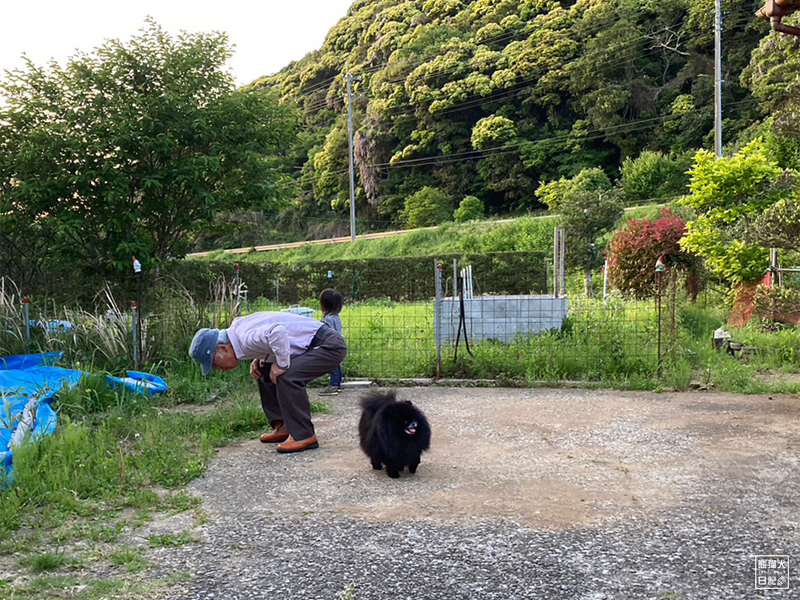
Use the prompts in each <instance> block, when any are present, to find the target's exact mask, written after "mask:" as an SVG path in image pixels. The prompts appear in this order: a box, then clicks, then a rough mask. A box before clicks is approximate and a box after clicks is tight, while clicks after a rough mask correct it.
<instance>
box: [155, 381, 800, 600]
mask: <svg viewBox="0 0 800 600" xmlns="http://www.w3.org/2000/svg"><path fill="white" fill-rule="evenodd" d="M400 396H401V397H402V398H404V399H410V400H412V401H413V402H414V403H415V404H417V405H419V406H420V407H421V408H422V409H423V410H424V411H425V412H426V413H427V415H428V417H429V419H430V421H431V424H432V427H433V432H434V433H433V443H432V449H431V451H430V452H429V453H427V454H426V455H425V456H424V457H423V461H422V464H421V466H420V468H419V471H418V473H417V474H416V475H414V476H410V475H408V474H407V473H405V474H404V475H403V476H402V477H401V479H400V480H391V479H390V478H388V477H387V476H386V474H385V472H375V471H373V470H372V469H371V468H370V465H369V462H368V461H367V459H366V457H364V456H363V455H362V454H361V451H360V449H359V448H358V440H357V437H356V425H357V421H358V416H359V412H358V408H357V399H358V394H356V393H354V392H348V393H345V394H343V395H340V396H338V397H336V398H334V399H333V401H332V404H333V407H334V412H333V413H332V414H328V415H320V416H319V417H318V418H317V419H316V420H315V422H316V424H317V431H318V435H319V438H320V444H321V447H320V449H319V450H314V451H309V452H305V453H302V454H298V455H292V456H281V455H278V454H276V453H275V452H274V447H271V446H265V445H263V444H260V443H259V442H257V441H248V442H244V443H240V444H238V445H235V446H232V447H228V448H225V449H223V450H221V451H220V453H219V456H218V458H217V459H215V460H214V461H213V463H212V466H211V468H210V469H209V471H208V473H207V475H206V476H205V477H203V478H202V479H200V480H198V481H197V482H195V483H194V484H193V485H192V486H191V489H192V491H193V492H194V493H196V494H198V495H200V496H201V497H202V499H203V504H204V507H205V509H206V510H207V511H208V513H209V515H210V521H209V522H208V523H206V524H205V525H203V526H202V527H200V528H198V529H196V530H195V531H194V533H195V535H197V536H198V537H200V538H201V539H202V541H201V542H200V543H197V544H191V545H188V546H184V547H181V548H175V549H161V550H158V551H157V553H158V557H157V560H158V561H159V563H160V564H161V569H162V570H163V572H164V573H167V572H188V573H189V574H190V575H191V579H190V580H189V581H188V582H187V583H184V584H181V585H180V586H178V587H177V588H176V589H174V590H173V591H172V592H171V593H170V594H169V596H168V597H169V598H170V599H173V598H212V597H213V598H225V599H231V600H233V599H239V598H242V599H244V598H273V597H276V596H277V595H282V596H287V597H292V598H303V599H305V598H336V597H337V594H338V593H341V592H342V591H343V590H345V589H346V588H347V587H348V586H349V585H354V586H355V592H354V594H353V597H354V598H358V599H366V598H370V599H372V598H376V599H377V598H387V599H389V598H391V599H394V598H414V599H420V598H431V599H433V598H437V599H438V598H459V599H461V598H463V599H472V598H582V599H583V598H585V599H594V600H599V599H601V598H665V597H666V598H670V597H676V598H677V597H680V598H757V597H759V596H757V595H756V591H755V590H754V572H753V571H754V568H753V566H754V562H753V561H754V556H755V555H761V554H788V555H790V568H791V571H792V572H791V577H792V578H793V579H792V584H793V586H792V589H790V590H789V591H774V592H771V591H767V592H765V593H764V594H765V595H764V596H761V597H769V598H773V597H775V598H800V579H798V572H800V499H799V498H800V419H799V418H798V417H800V400H798V399H797V398H794V397H772V398H770V397H767V396H737V395H729V394H716V393H686V394H676V393H665V394H653V393H644V392H641V393H639V392H607V391H586V390H549V389H446V388H416V389H407V390H401V391H400ZM159 526H163V527H173V528H174V527H175V523H161V524H159ZM792 558H793V562H791V559H792ZM670 594H679V595H670ZM769 594H772V595H769Z"/></svg>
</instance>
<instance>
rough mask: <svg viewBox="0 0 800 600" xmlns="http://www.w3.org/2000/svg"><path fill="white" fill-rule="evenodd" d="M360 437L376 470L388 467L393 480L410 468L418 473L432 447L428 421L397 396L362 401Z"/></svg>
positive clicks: (413, 407)
mask: <svg viewBox="0 0 800 600" xmlns="http://www.w3.org/2000/svg"><path fill="white" fill-rule="evenodd" d="M361 408H362V412H361V421H360V422H359V424H358V434H359V436H360V437H361V449H362V450H364V453H365V454H366V455H367V456H368V457H369V460H370V462H371V463H372V468H373V469H382V468H383V465H386V472H387V473H388V474H389V477H392V478H395V477H400V471H402V470H403V469H404V468H405V467H408V472H409V473H415V472H416V470H417V466H418V465H419V461H420V457H421V456H422V453H423V452H424V451H425V450H427V449H428V448H429V447H430V445H431V427H430V424H429V423H428V419H426V418H425V415H424V414H422V411H421V410H419V409H418V408H417V407H416V406H414V405H413V404H411V402H408V401H398V400H397V397H396V394H395V392H393V391H391V392H388V393H385V394H381V393H377V392H374V393H372V394H369V395H367V396H365V397H364V398H362V399H361Z"/></svg>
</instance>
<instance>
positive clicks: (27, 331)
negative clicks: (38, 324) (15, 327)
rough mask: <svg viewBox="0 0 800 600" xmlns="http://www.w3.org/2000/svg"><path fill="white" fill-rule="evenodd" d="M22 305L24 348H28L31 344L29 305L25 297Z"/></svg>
mask: <svg viewBox="0 0 800 600" xmlns="http://www.w3.org/2000/svg"><path fill="white" fill-rule="evenodd" d="M22 305H23V307H24V308H25V347H26V348H28V347H29V346H30V343H31V308H30V306H31V303H30V300H28V297H27V296H25V298H23V300H22Z"/></svg>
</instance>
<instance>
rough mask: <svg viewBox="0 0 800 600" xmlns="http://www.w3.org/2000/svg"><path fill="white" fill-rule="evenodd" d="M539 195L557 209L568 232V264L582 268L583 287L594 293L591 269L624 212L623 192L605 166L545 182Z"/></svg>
mask: <svg viewBox="0 0 800 600" xmlns="http://www.w3.org/2000/svg"><path fill="white" fill-rule="evenodd" d="M536 195H537V196H538V197H539V198H540V199H541V200H542V202H544V203H545V204H547V205H548V206H549V207H550V209H551V210H556V211H558V213H559V216H558V225H559V226H560V227H563V228H564V233H565V236H566V257H565V258H566V263H567V266H568V267H569V268H581V269H582V270H583V277H584V290H585V292H586V295H587V296H589V297H592V296H593V288H592V270H593V269H597V268H598V267H599V266H601V265H602V264H603V261H604V260H605V246H606V242H605V241H604V240H603V238H604V236H606V234H608V233H609V232H610V231H611V230H612V229H613V227H614V225H615V224H616V222H617V221H618V220H619V218H620V217H621V216H622V212H623V208H622V207H623V202H622V192H621V191H620V190H619V189H616V188H612V187H611V182H610V181H609V179H608V176H606V174H605V173H603V171H602V170H600V169H584V170H583V171H581V172H580V173H578V174H577V175H576V176H575V177H573V178H572V179H565V178H562V179H559V180H558V181H552V182H550V183H546V184H542V185H541V186H540V187H539V189H538V190H537V191H536Z"/></svg>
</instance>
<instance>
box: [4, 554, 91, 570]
mask: <svg viewBox="0 0 800 600" xmlns="http://www.w3.org/2000/svg"><path fill="white" fill-rule="evenodd" d="M79 563H80V561H78V560H76V559H75V558H74V557H70V556H67V555H66V554H64V552H52V551H47V552H42V553H33V554H28V555H25V556H23V557H22V558H21V559H20V560H19V565H20V566H21V567H24V568H26V569H28V570H29V571H31V572H32V573H43V572H45V571H55V570H56V569H61V568H64V567H68V566H75V565H77V564H79Z"/></svg>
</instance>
